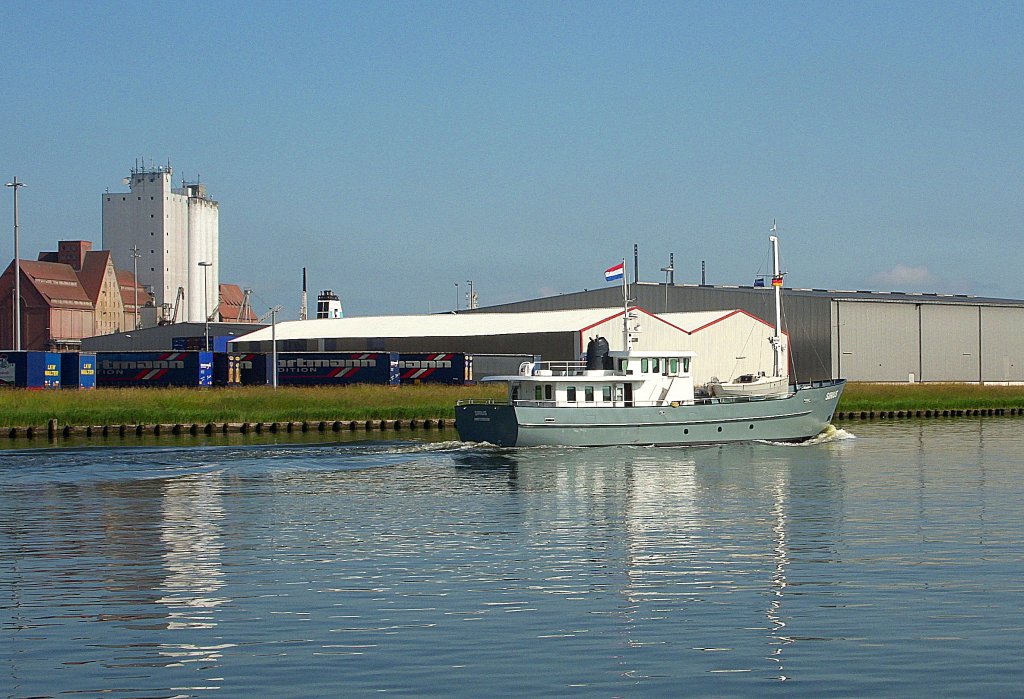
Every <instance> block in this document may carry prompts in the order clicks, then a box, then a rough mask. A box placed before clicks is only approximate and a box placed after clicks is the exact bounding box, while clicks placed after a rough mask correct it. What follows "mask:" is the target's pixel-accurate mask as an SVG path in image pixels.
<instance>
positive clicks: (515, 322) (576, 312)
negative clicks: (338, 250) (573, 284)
mask: <svg viewBox="0 0 1024 699" xmlns="http://www.w3.org/2000/svg"><path fill="white" fill-rule="evenodd" d="M639 310H641V311H644V312H645V313H649V311H645V310H644V309H642V308H641V309H639ZM734 312H735V311H731V310H730V311H700V312H693V313H672V314H669V316H655V317H657V318H660V319H661V320H665V321H667V322H669V323H671V324H672V325H675V326H676V327H679V328H681V329H683V330H686V331H687V332H692V331H694V330H697V329H700V328H702V327H704V326H706V325H708V324H710V323H713V322H714V321H716V320H718V319H720V318H723V317H725V316H727V315H729V314H731V313H734ZM621 314H622V308H621V307H618V308H582V309H572V310H565V311H534V312H525V313H479V312H474V313H446V314H437V315H405V316H355V317H349V318H337V319H330V318H316V319H313V320H289V321H283V322H280V323H278V324H277V329H276V333H277V339H278V340H282V341H283V340H307V339H315V338H357V337H360V338H377V337H382V338H383V337H474V336H486V335H521V334H529V333H545V332H576V331H579V330H583V329H585V328H588V327H591V326H593V325H596V324H598V323H601V322H604V321H606V320H608V319H609V318H615V317H617V316H620V315H621ZM651 315H654V314H651ZM273 332H275V331H274V330H273V328H272V327H269V326H268V327H264V328H261V329H260V330H257V331H255V332H252V333H249V334H248V335H243V336H241V337H238V338H236V339H235V340H233V342H263V341H268V340H270V339H271V336H272V333H273Z"/></svg>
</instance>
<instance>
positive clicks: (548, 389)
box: [544, 383, 554, 400]
mask: <svg viewBox="0 0 1024 699" xmlns="http://www.w3.org/2000/svg"><path fill="white" fill-rule="evenodd" d="M553 395H554V389H553V388H552V386H551V384H549V383H546V384H544V400H551V398H552V396H553Z"/></svg>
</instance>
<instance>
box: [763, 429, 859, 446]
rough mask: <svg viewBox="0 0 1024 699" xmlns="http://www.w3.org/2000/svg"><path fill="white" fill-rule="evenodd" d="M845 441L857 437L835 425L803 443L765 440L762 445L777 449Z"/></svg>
mask: <svg viewBox="0 0 1024 699" xmlns="http://www.w3.org/2000/svg"><path fill="white" fill-rule="evenodd" d="M847 439H857V435H855V434H853V433H852V432H847V431H846V430H844V429H842V428H840V427H836V426H835V425H829V426H828V427H826V428H825V429H823V430H822V431H821V432H819V433H818V434H817V435H816V436H814V437H811V438H810V439H807V440H804V441H803V442H771V441H767V440H765V441H764V442H762V443H763V444H772V445H774V446H778V447H814V446H818V445H819V444H830V443H832V442H842V441H845V440H847Z"/></svg>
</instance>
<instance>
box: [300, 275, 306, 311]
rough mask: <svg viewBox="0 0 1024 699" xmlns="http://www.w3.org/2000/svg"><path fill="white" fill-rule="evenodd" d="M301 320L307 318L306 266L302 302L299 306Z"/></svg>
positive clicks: (303, 277) (303, 276)
mask: <svg viewBox="0 0 1024 699" xmlns="http://www.w3.org/2000/svg"><path fill="white" fill-rule="evenodd" d="M299 320H306V268H305V267H303V268H302V304H301V305H300V306H299Z"/></svg>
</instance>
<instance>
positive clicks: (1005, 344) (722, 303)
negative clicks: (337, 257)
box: [233, 282, 1024, 383]
mask: <svg viewBox="0 0 1024 699" xmlns="http://www.w3.org/2000/svg"><path fill="white" fill-rule="evenodd" d="M621 294H622V291H621V289H620V288H619V287H617V286H609V287H607V288H603V289H598V290H594V291H583V292H578V293H571V294H562V295H558V296H550V297H546V298H540V299H533V300H528V301H522V302H517V303H510V304H504V305H498V306H490V307H486V308H481V309H476V310H470V311H463V312H461V313H459V314H443V315H430V316H395V317H376V318H345V319H343V320H340V321H322V320H319V321H305V322H304V323H300V324H295V323H293V322H285V323H279V324H277V328H276V334H277V338H278V342H279V345H278V347H279V349H282V350H284V349H287V350H289V351H303V350H305V351H315V350H368V351H378V350H384V349H387V350H390V351H451V352H467V353H472V354H474V355H488V354H494V355H500V354H522V355H534V354H536V355H542V356H543V357H544V359H546V360H553V361H558V360H569V359H572V358H575V357H576V356H578V353H579V352H580V349H581V346H582V343H583V342H584V341H585V338H586V337H587V336H589V335H590V334H593V333H595V332H598V331H600V333H601V334H603V335H605V336H606V337H607V338H608V339H609V340H610V341H611V342H612V343H613V347H614V346H615V343H616V342H620V340H618V339H617V338H621V326H620V327H619V328H618V329H617V328H616V322H621V316H620V315H617V316H616V318H617V319H618V321H616V320H615V319H612V318H611V315H612V314H613V313H616V314H621V307H619V308H620V310H618V311H615V310H614V309H615V307H616V305H617V304H618V303H621V298H622V296H621ZM630 297H631V298H632V299H634V302H635V303H636V305H637V307H638V309H639V312H640V313H641V314H642V316H641V321H642V322H641V326H642V327H643V328H645V329H646V330H647V331H648V335H647V336H646V337H645V336H644V335H643V333H641V334H640V336H639V337H640V338H641V342H646V343H654V344H653V345H649V346H651V347H652V348H661V347H666V346H667V345H663V344H657V343H660V342H669V341H671V342H676V341H678V342H687V343H690V344H681V345H678V346H677V347H678V348H683V349H691V348H692V349H694V350H696V351H697V352H698V353H699V355H700V359H699V360H698V361H697V362H696V363H695V364H696V365H697V366H701V365H703V366H705V367H706V368H707V370H708V371H713V372H717V375H718V376H719V378H727V377H730V376H732V375H734V374H735V373H736V368H738V367H740V366H747V365H743V364H740V363H737V362H738V360H737V358H741V357H742V358H743V359H742V360H739V361H742V362H747V361H748V360H749V361H750V362H755V363H756V362H762V363H761V364H760V366H757V367H754V368H753V369H752V370H766V369H768V368H770V359H768V357H769V356H770V352H768V345H767V340H766V338H767V334H765V333H766V332H767V331H766V330H760V331H758V332H755V333H752V334H751V335H750V341H749V342H746V343H738V342H737V339H738V338H737V337H736V333H734V332H720V331H721V330H723V329H724V328H725V327H726V326H725V325H721V322H722V321H721V319H720V320H719V321H718V322H717V323H715V325H718V326H719V327H718V328H717V329H716V330H712V331H711V332H704V333H702V332H697V331H698V330H700V327H699V321H698V319H699V316H698V315H692V316H691V314H693V313H695V312H698V313H704V312H707V313H712V312H717V313H719V314H727V313H734V312H735V311H737V310H738V311H742V315H743V316H745V317H746V318H754V319H760V320H758V325H760V326H761V327H762V328H763V327H765V326H766V325H767V319H771V318H772V317H773V315H774V306H773V300H772V293H771V290H770V289H765V288H761V287H755V286H711V285H691V284H680V285H676V284H658V283H648V282H639V283H633V284H632V285H631V286H630ZM783 298H784V302H783V309H784V312H783V319H782V325H783V330H784V332H785V334H786V335H787V337H788V340H789V342H790V344H791V351H790V352H789V353H788V354H787V357H788V364H789V365H790V370H791V375H792V376H794V377H795V378H797V379H798V380H800V381H810V380H820V379H828V378H837V377H842V378H847V379H849V380H851V381H881V382H908V381H929V382H942V381H952V382H974V383H1020V382H1024V343H1021V342H1020V341H1019V338H1020V337H1022V336H1024V301H1016V300H1009V299H994V298H981V297H974V296H967V295H955V294H927V293H901V292H881V291H874V292H872V291H837V290H827V289H785V291H784V296H783ZM553 311H563V312H565V313H564V314H562V315H559V314H557V313H551V312H553ZM573 313H576V314H577V315H573ZM676 314H682V315H681V316H677V315H676ZM687 317H691V318H692V320H688V319H687ZM710 317H711V316H709V318H710ZM602 318H603V319H604V322H603V323H599V322H598V321H599V320H601V319H602ZM668 326H675V327H677V328H679V329H681V330H685V331H686V333H687V334H676V335H674V336H673V335H671V334H666V335H661V334H660V333H661V330H663V329H664V328H665V327H668ZM711 327H714V325H712V326H711ZM270 335H271V329H270V328H265V329H263V330H261V331H258V332H256V333H253V334H251V335H247V336H245V337H243V338H240V340H239V341H237V342H236V343H234V345H233V346H235V347H238V348H239V349H249V350H251V351H270V350H269V347H270V344H269V340H270ZM758 337H761V338H762V340H758V339H757V338H758ZM698 339H699V340H701V341H706V342H705V344H703V345H700V346H698V345H696V344H693V343H695V342H697V340H698ZM638 346H644V347H646V346H648V345H638ZM760 352H763V353H764V355H763V356H761V355H758V358H757V359H756V360H755V359H754V355H755V353H760ZM475 373H476V374H477V377H478V378H479V375H480V372H475Z"/></svg>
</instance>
